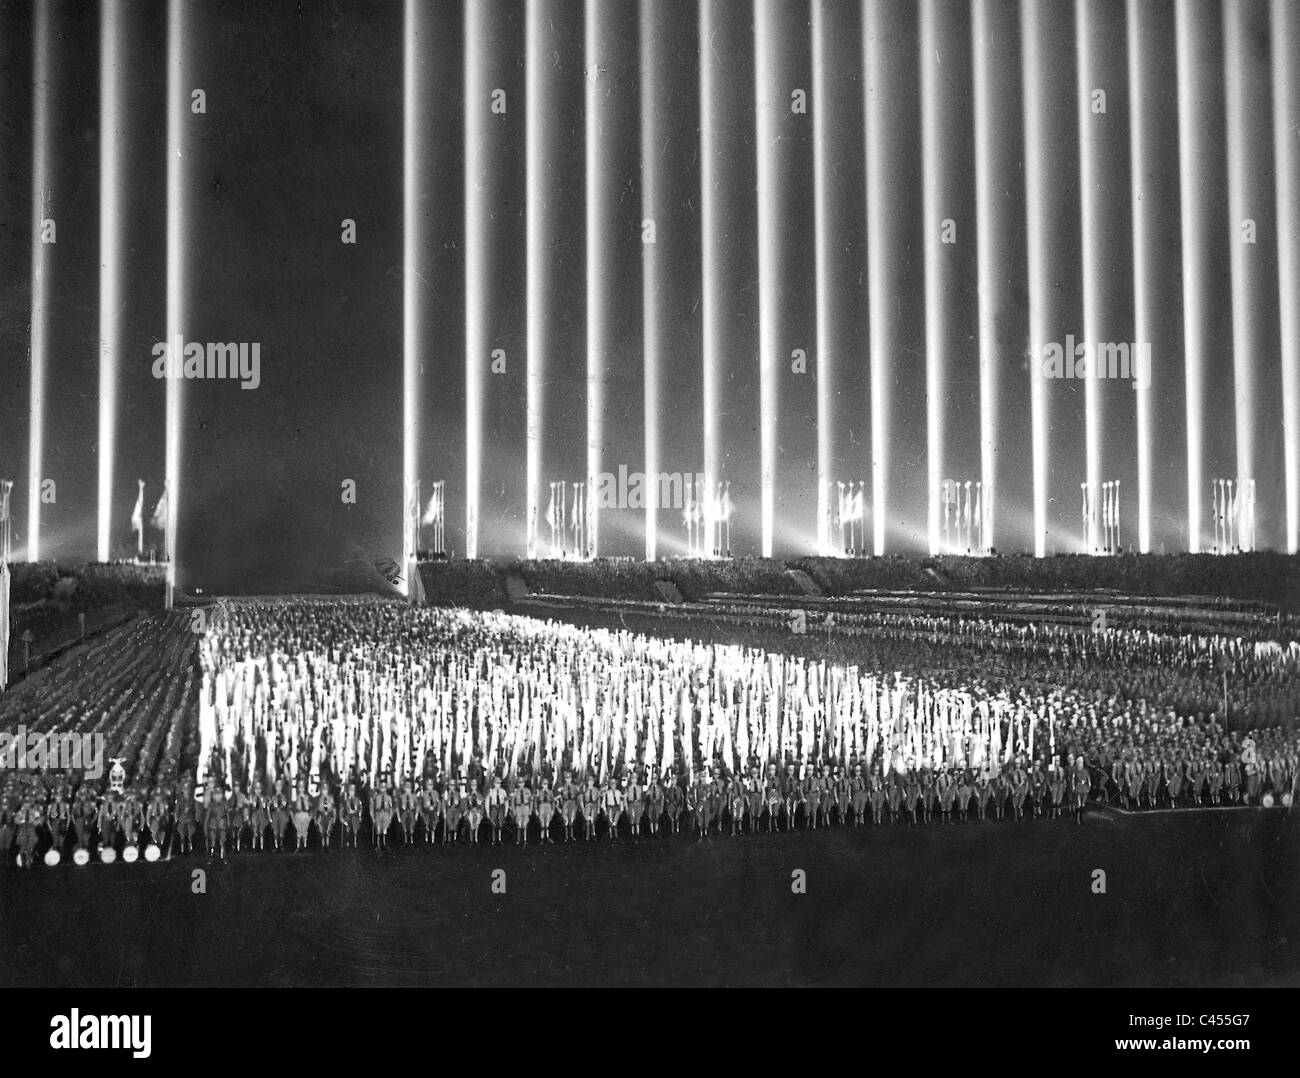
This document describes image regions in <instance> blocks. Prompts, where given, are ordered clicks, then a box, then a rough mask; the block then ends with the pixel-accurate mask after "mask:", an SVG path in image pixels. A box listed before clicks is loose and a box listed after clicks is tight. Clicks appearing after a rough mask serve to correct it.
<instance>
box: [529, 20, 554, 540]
mask: <svg viewBox="0 0 1300 1078" xmlns="http://www.w3.org/2000/svg"><path fill="white" fill-rule="evenodd" d="M525 18H526V31H525V32H526V42H525V61H524V62H525V78H526V80H527V89H526V91H525V95H524V96H525V110H526V113H527V116H526V122H525V124H524V131H525V136H524V138H525V157H526V160H525V170H526V173H527V175H526V178H525V187H526V193H525V211H524V214H525V222H524V223H525V227H526V229H527V232H528V240H527V243H528V252H527V255H526V273H527V283H526V285H525V291H526V302H525V308H526V309H525V316H524V317H525V321H526V337H527V346H526V347H527V357H528V358H527V363H528V367H527V376H526V385H525V394H526V398H527V403H526V408H525V410H526V413H527V414H526V417H525V425H524V485H525V502H526V508H525V512H526V513H527V522H526V527H525V535H526V540H525V549H526V551H527V555H528V557H529V558H536V557H537V524H538V514H539V513H540V511H541V509H540V507H541V486H542V437H543V431H544V429H545V428H544V423H543V418H544V417H543V410H544V408H543V401H542V392H543V387H544V386H545V385H546V331H547V318H546V307H545V297H546V272H547V269H546V234H547V227H546V211H547V206H548V205H549V204H550V202H551V201H552V200H551V199H550V197H549V192H548V191H547V189H546V179H545V177H546V162H545V161H544V160H543V157H542V154H543V152H544V147H545V145H546V140H545V138H544V130H543V125H544V124H545V123H546V120H547V115H546V109H545V108H544V107H543V105H544V103H543V100H542V97H543V94H544V90H543V80H542V70H543V68H542V64H543V63H550V51H549V50H546V52H545V55H543V49H544V46H545V44H546V43H545V41H544V40H543V38H544V35H545V31H546V19H547V13H546V10H545V8H544V7H543V4H542V0H528V2H527V8H526V15H525Z"/></svg>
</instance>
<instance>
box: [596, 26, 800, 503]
mask: <svg viewBox="0 0 1300 1078" xmlns="http://www.w3.org/2000/svg"><path fill="white" fill-rule="evenodd" d="M589 2H591V3H596V2H597V0H589ZM718 2H719V0H699V31H700V32H699V53H700V285H701V287H700V303H701V328H702V339H701V345H702V353H701V355H702V365H703V368H704V369H703V372H702V373H703V391H702V396H703V411H704V486H705V497H706V499H709V498H712V492H713V491H714V489H715V488H716V485H717V483H718V481H719V478H720V476H721V471H722V438H721V435H720V434H719V431H718V416H719V415H720V414H721V411H722V385H721V381H720V373H719V371H720V357H721V352H722V340H723V333H724V332H725V331H726V330H725V322H724V317H725V311H724V309H723V306H722V303H721V302H720V300H719V296H720V295H721V291H720V289H721V274H720V272H719V260H720V258H721V257H722V254H721V252H722V250H723V247H722V243H723V229H722V218H721V214H720V206H719V195H718V183H719V169H718V164H717V160H718V156H717V155H718V147H719V146H720V145H721V130H720V128H721V121H720V119H719V116H718V109H719V102H720V101H721V100H722V94H721V81H720V79H719V78H718V71H717V68H718V65H719V64H720V62H721V60H720V58H719V56H718V54H717V52H716V51H715V45H714V40H713V38H714V34H715V33H716V31H717V16H716V14H715V12H714V5H715V4H716V3H718ZM814 107H815V106H814Z"/></svg>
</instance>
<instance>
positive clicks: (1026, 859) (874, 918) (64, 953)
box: [0, 810, 1300, 987]
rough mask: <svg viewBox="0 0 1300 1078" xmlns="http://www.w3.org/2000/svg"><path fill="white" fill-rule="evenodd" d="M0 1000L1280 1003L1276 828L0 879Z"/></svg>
mask: <svg viewBox="0 0 1300 1078" xmlns="http://www.w3.org/2000/svg"><path fill="white" fill-rule="evenodd" d="M195 868H203V869H205V870H206V871H207V887H208V890H207V894H204V895H194V894H192V893H191V887H190V873H191V871H192V870H193V869H195ZM495 868H504V869H505V870H506V873H507V888H508V890H507V893H506V894H504V895H494V894H492V893H491V890H490V883H491V879H490V877H491V873H492V870H493V869H495ZM1096 868H1101V869H1104V870H1105V871H1106V884H1107V891H1108V893H1107V894H1104V895H1096V894H1093V893H1092V890H1091V880H1092V871H1093V869H1096ZM794 869H803V870H805V872H806V873H807V881H808V884H807V885H808V891H807V894H803V895H796V894H792V893H791V871H792V870H794ZM0 984H5V985H55V986H66V987H72V986H83V985H84V986H115V985H120V986H127V985H163V986H166V985H195V986H197V985H271V986H276V985H279V986H291V985H320V986H341V985H389V984H392V985H412V986H414V985H463V984H474V985H520V984H530V985H551V984H560V985H604V984H613V985H634V984H656V985H690V984H706V985H888V986H905V985H953V986H957V985H990V986H992V985H999V986H1008V985H1044V986H1047V985H1060V986H1067V985H1068V986H1095V987H1111V986H1116V987H1118V986H1189V987H1192V986H1237V985H1300V817H1292V818H1290V819H1288V818H1287V816H1286V815H1285V814H1284V813H1283V812H1282V811H1280V810H1273V811H1270V812H1264V811H1260V810H1237V811H1219V812H1178V813H1157V814H1151V815H1146V816H1119V815H1117V814H1103V813H1100V812H1093V813H1092V814H1090V815H1089V817H1088V818H1087V820H1086V822H1085V823H1084V825H1083V826H1076V825H1074V824H1073V823H1070V822H1068V821H1064V820H1062V821H1048V820H1040V821H1030V822H1022V823H1013V822H1011V821H1004V822H1001V823H994V822H990V823H986V824H983V825H980V824H975V823H970V824H966V825H952V826H948V827H944V826H940V825H931V826H928V827H925V826H918V827H908V826H905V825H901V824H900V825H898V826H890V825H885V826H884V827H882V828H875V829H870V828H868V829H864V830H862V831H854V830H852V829H842V828H835V829H832V830H830V831H818V832H813V833H804V832H800V833H797V834H793V835H789V834H777V835H762V836H757V837H748V836H742V837H740V838H736V839H732V838H724V837H714V838H712V839H710V840H709V841H707V842H704V843H697V842H696V841H695V840H693V839H688V838H686V837H684V836H679V837H677V838H675V839H658V840H652V839H647V838H642V839H641V841H640V842H639V843H635V844H634V843H633V842H632V841H631V840H630V839H624V840H622V841H619V842H616V843H609V842H607V841H603V840H602V841H597V842H593V843H591V844H585V843H584V844H575V845H574V846H571V847H564V846H554V847H546V848H542V847H537V846H530V847H528V848H527V849H525V850H520V849H516V848H514V847H512V846H506V847H500V848H493V847H490V846H481V847H479V848H477V849H470V848H467V847H463V846H461V847H451V848H446V849H444V848H436V849H430V848H427V847H418V848H415V849H393V850H390V851H389V852H387V853H376V852H374V851H372V850H370V849H364V848H363V849H361V850H358V851H356V852H353V851H351V850H348V851H345V852H339V851H334V852H331V853H329V854H324V853H321V852H319V851H316V850H313V851H312V852H310V853H307V854H292V853H283V854H249V853H244V854H242V855H238V856H234V857H232V858H231V860H230V863H229V864H227V865H222V864H219V863H218V864H210V863H209V862H208V860H207V859H206V858H195V857H191V858H188V859H185V858H177V859H176V860H173V861H171V862H169V863H160V864H155V865H147V864H144V863H143V862H141V863H137V864H135V865H124V864H121V863H118V864H116V865H111V866H103V865H93V866H87V867H86V868H84V869H81V868H75V867H72V866H60V867H59V868H56V869H45V868H38V869H35V870H32V871H28V872H20V871H18V870H16V869H15V870H7V871H4V872H3V873H2V874H0Z"/></svg>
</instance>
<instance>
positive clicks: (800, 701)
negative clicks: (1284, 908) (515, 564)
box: [0, 599, 1300, 863]
mask: <svg viewBox="0 0 1300 1078" xmlns="http://www.w3.org/2000/svg"><path fill="white" fill-rule="evenodd" d="M720 612H721V611H719V613H720ZM752 613H753V612H752V611H751V612H750V615H744V616H745V617H750V616H751V615H752ZM737 616H738V617H740V616H741V615H737ZM909 618H910V619H912V620H910V621H909V620H908V619H909ZM742 620H743V619H742ZM777 624H778V625H779V624H781V623H780V622H779V621H778V622H777ZM750 628H751V629H752V630H753V635H754V639H753V640H750V639H746V640H745V641H744V642H742V643H735V642H722V641H709V640H704V639H696V640H693V641H692V640H683V639H671V638H668V637H666V636H659V635H647V634H643V633H636V632H632V631H629V630H622V629H618V630H615V629H613V628H592V627H589V626H576V625H570V624H565V623H561V622H555V621H542V620H537V619H534V618H529V617H523V616H517V615H511V614H503V613H488V612H471V611H467V610H459V609H452V608H434V607H423V608H421V607H413V606H409V605H407V604H404V603H400V602H395V601H378V600H375V601H358V600H344V599H333V600H283V601H275V600H246V601H240V602H234V603H223V604H221V605H219V606H217V607H214V608H210V609H209V610H207V611H205V612H203V614H202V616H201V617H198V618H197V620H196V619H195V617H194V616H192V615H183V614H180V613H174V614H170V615H158V616H152V617H145V618H141V619H139V620H138V621H137V622H133V623H132V624H131V625H129V626H126V627H123V628H122V629H120V630H116V631H114V632H113V633H110V634H108V635H107V636H106V637H105V638H104V639H103V640H101V641H100V642H98V643H97V644H95V645H92V646H91V647H90V648H89V649H88V652H87V653H86V654H85V655H83V656H80V657H77V658H74V659H72V660H71V661H69V662H68V663H66V664H63V665H59V666H56V667H53V668H51V669H50V670H48V671H45V672H44V674H45V676H44V678H43V681H42V684H40V685H38V686H36V687H35V688H33V687H31V686H21V687H19V688H18V689H17V690H15V692H14V693H13V694H9V695H7V696H6V697H5V698H3V699H2V700H0V728H12V727H15V726H17V725H18V724H20V723H21V724H23V725H24V726H25V727H26V728H27V729H29V730H33V731H42V730H46V731H61V732H62V731H70V732H71V731H75V732H78V733H83V734H96V733H98V734H102V735H103V736H104V740H105V743H106V745H107V755H108V757H109V758H110V759H112V760H113V761H114V763H113V766H112V767H111V768H109V769H106V771H105V774H104V775H103V776H102V777H100V778H96V779H94V780H92V779H90V778H89V777H81V778H78V777H77V776H76V775H75V774H74V773H67V772H61V771H58V770H57V769H46V770H45V771H42V772H32V771H27V772H24V771H16V770H7V771H6V772H5V774H4V778H3V779H2V780H0V857H2V858H3V859H4V860H5V861H11V860H13V859H14V857H15V855H18V856H19V857H20V859H21V861H22V863H32V862H33V861H34V860H37V859H39V858H41V857H45V858H46V859H49V860H53V859H57V858H58V857H61V856H66V855H68V854H69V851H71V856H73V857H74V858H75V859H78V860H82V861H84V860H87V859H89V858H90V857H91V856H95V857H98V858H99V859H103V860H111V859H113V858H114V857H115V856H116V855H117V854H118V852H119V851H120V852H121V854H122V856H124V857H126V858H127V859H134V858H135V857H136V856H145V857H147V858H150V859H152V858H157V857H159V856H166V855H170V854H173V853H184V852H186V851H188V850H191V849H200V850H201V849H206V850H210V851H212V852H213V853H216V854H218V855H224V854H227V853H229V852H232V851H237V850H240V849H242V848H246V847H249V848H255V849H267V850H281V849H302V848H304V847H307V846H309V845H310V846H311V847H313V848H315V847H317V846H325V847H329V846H332V845H340V844H342V845H355V844H357V843H359V842H364V843H366V844H372V845H389V844H400V843H407V842H415V843H429V842H437V843H447V842H457V841H458V842H468V843H473V842H502V841H504V842H512V843H525V842H534V843H536V842H554V841H564V840H590V839H593V838H596V837H599V838H602V839H607V838H618V837H620V836H623V837H626V836H649V835H657V834H668V833H676V832H679V831H681V832H689V833H691V834H694V835H696V836H698V837H701V838H702V837H706V836H709V835H715V834H723V833H725V834H738V833H742V832H743V833H755V832H768V831H777V830H782V831H784V830H792V829H794V830H801V829H814V828H818V827H825V826H851V827H861V826H864V825H877V824H890V823H904V822H906V823H924V822H931V821H936V822H950V823H958V822H961V821H969V820H975V819H986V818H1000V817H1008V818H1020V817H1023V816H1028V815H1047V816H1061V817H1065V818H1073V819H1079V818H1080V817H1081V815H1082V812H1083V810H1084V809H1085V808H1086V807H1087V806H1088V805H1089V804H1090V803H1093V802H1103V801H1104V802H1108V803H1112V804H1115V805H1118V806H1120V807H1140V808H1143V809H1151V808H1178V807H1185V806H1193V805H1196V804H1214V803H1221V804H1222V803H1249V804H1274V803H1276V804H1286V805H1289V804H1290V803H1291V801H1292V799H1293V798H1294V796H1295V793H1296V783H1297V774H1298V770H1300V738H1298V737H1297V733H1296V723H1295V714H1296V712H1295V711H1294V710H1291V711H1290V712H1289V714H1286V715H1285V717H1284V718H1281V719H1280V721H1277V722H1274V723H1270V724H1263V723H1260V722H1258V721H1256V722H1255V723H1254V724H1253V725H1251V726H1248V727H1245V728H1244V729H1243V725H1242V723H1240V722H1234V723H1232V724H1229V723H1228V722H1227V721H1225V719H1224V716H1223V715H1222V713H1221V710H1219V708H1221V702H1222V699H1223V696H1222V689H1223V683H1224V681H1225V680H1226V681H1227V682H1228V683H1229V684H1230V685H1235V689H1230V695H1229V705H1230V713H1231V714H1234V715H1241V714H1243V713H1244V712H1242V711H1240V710H1234V709H1232V703H1233V697H1232V695H1231V694H1232V692H1236V693H1238V694H1239V695H1240V696H1242V697H1243V698H1244V699H1245V700H1246V701H1247V702H1248V703H1249V702H1252V701H1253V702H1254V704H1255V706H1257V707H1258V706H1262V705H1260V704H1259V702H1260V701H1265V702H1267V704H1268V709H1265V710H1259V711H1257V712H1253V713H1249V715H1248V717H1249V718H1250V719H1254V720H1258V719H1259V717H1260V716H1269V717H1271V716H1273V715H1274V714H1276V712H1275V710H1273V709H1276V708H1282V709H1283V710H1285V709H1287V708H1290V707H1291V705H1292V703H1293V701H1294V682H1295V681H1296V680H1297V678H1296V673H1297V667H1298V666H1300V647H1297V645H1296V644H1294V643H1288V644H1280V643H1277V642H1276V641H1274V640H1270V639H1264V638H1260V639H1238V638H1237V637H1236V636H1232V637H1229V636H1226V635H1216V636H1189V637H1181V636H1173V635H1171V634H1161V633H1156V632H1152V631H1150V630H1141V631H1139V630H1127V629H1115V630H1109V631H1105V632H1086V633H1085V632H1078V631H1066V630H1059V629H1054V628H1051V627H1048V628H1043V627H1041V626H1039V627H1032V628H1027V627H1025V626H1020V625H1010V624H1003V623H1000V622H998V621H996V620H990V619H983V620H977V621H975V622H974V624H960V625H957V626H955V627H954V626H947V627H945V626H943V625H938V624H935V623H933V622H931V621H927V620H926V618H925V617H923V616H921V615H902V616H901V620H899V619H895V620H892V621H875V622H872V621H865V622H863V623H861V624H860V625H855V623H854V622H853V621H852V620H850V619H844V620H842V621H841V622H840V623H839V624H838V625H837V626H836V627H835V633H836V635H835V638H834V641H833V642H832V641H831V640H830V637H829V634H828V638H827V640H826V641H820V642H818V644H817V647H818V649H819V650H820V651H821V653H822V657H817V656H816V654H815V653H814V654H812V655H809V654H798V653H796V652H797V649H796V648H793V647H792V646H791V645H792V644H793V643H795V642H796V641H795V639H794V638H792V637H791V635H790V634H789V632H788V630H786V629H782V628H778V627H775V626H774V625H773V624H770V623H767V622H763V621H761V619H756V618H755V619H754V620H753V625H752V626H750ZM853 656H856V657H857V659H858V661H857V662H853V661H849V660H850V658H851V657H853ZM899 671H904V672H901V673H900V672H899ZM51 852H53V854H54V855H55V856H54V857H53V858H51Z"/></svg>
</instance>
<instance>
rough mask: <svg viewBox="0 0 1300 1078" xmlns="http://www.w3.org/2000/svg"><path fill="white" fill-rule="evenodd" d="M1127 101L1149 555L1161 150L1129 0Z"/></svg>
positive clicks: (1143, 9) (1140, 15) (1142, 500)
mask: <svg viewBox="0 0 1300 1078" xmlns="http://www.w3.org/2000/svg"><path fill="white" fill-rule="evenodd" d="M1125 14H1126V20H1127V27H1128V35H1127V36H1128V99H1129V101H1130V102H1131V104H1132V115H1131V117H1130V119H1129V161H1130V165H1129V182H1130V184H1131V188H1130V190H1131V192H1132V198H1131V199H1130V201H1131V202H1132V214H1133V328H1134V334H1133V339H1134V342H1135V344H1134V348H1135V350H1136V354H1135V355H1134V356H1133V357H1132V362H1133V364H1134V371H1133V377H1134V381H1133V390H1134V393H1135V395H1136V397H1137V402H1136V403H1137V473H1138V489H1137V496H1138V552H1139V553H1141V554H1150V553H1151V451H1152V441H1153V433H1152V430H1151V382H1152V379H1153V378H1154V377H1155V367H1154V361H1153V358H1152V356H1151V353H1150V351H1149V350H1147V349H1146V346H1147V343H1148V342H1150V341H1152V340H1153V336H1152V330H1153V329H1154V328H1155V309H1154V302H1155V282H1156V258H1155V253H1156V250H1157V243H1158V242H1159V237H1158V235H1157V234H1156V231H1155V228H1156V223H1155V220H1154V215H1153V214H1152V212H1151V204H1152V200H1153V199H1154V197H1155V195H1154V193H1153V192H1152V191H1151V190H1150V185H1149V183H1148V176H1149V174H1150V173H1151V172H1152V171H1153V169H1154V168H1155V164H1156V159H1157V154H1159V152H1160V150H1159V147H1158V145H1157V143H1156V141H1155V139H1154V138H1153V135H1154V134H1155V132H1154V131H1153V130H1152V128H1151V121H1150V118H1149V117H1148V115H1147V111H1148V102H1150V101H1151V100H1152V99H1153V97H1154V96H1155V94H1156V92H1157V89H1156V86H1155V85H1154V80H1153V79H1152V76H1151V73H1150V70H1149V67H1148V65H1147V64H1146V63H1145V62H1144V58H1145V57H1147V56H1150V55H1151V52H1152V50H1153V49H1154V48H1155V47H1156V35H1155V31H1154V30H1153V29H1152V26H1151V8H1150V5H1149V4H1146V3H1144V2H1143V0H1128V7H1127V11H1126V13H1125Z"/></svg>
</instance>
